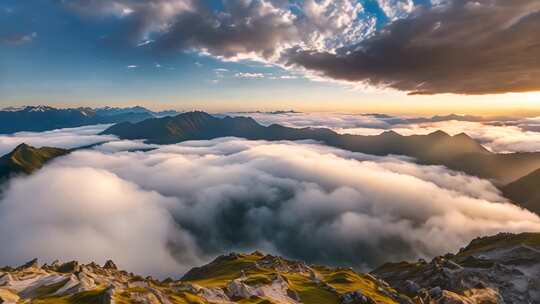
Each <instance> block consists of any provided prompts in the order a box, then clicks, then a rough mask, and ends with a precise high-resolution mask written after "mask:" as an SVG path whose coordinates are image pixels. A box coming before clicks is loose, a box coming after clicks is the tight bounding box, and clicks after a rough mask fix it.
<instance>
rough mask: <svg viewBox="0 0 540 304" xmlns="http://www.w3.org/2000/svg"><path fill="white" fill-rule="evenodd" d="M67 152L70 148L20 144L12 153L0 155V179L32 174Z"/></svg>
mask: <svg viewBox="0 0 540 304" xmlns="http://www.w3.org/2000/svg"><path fill="white" fill-rule="evenodd" d="M67 153H69V150H65V149H59V148H51V147H42V148H34V147H32V146H29V145H27V144H20V145H18V146H17V147H16V148H15V149H14V150H13V151H11V152H10V153H8V154H6V155H4V156H2V157H0V181H2V180H5V179H7V178H9V177H10V176H11V175H14V174H20V173H24V174H31V173H32V172H34V171H36V170H38V169H40V168H41V167H43V165H44V164H45V163H47V162H48V161H50V160H52V159H54V158H56V157H58V156H62V155H65V154H67Z"/></svg>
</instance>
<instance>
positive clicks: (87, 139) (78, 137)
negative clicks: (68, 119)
mask: <svg viewBox="0 0 540 304" xmlns="http://www.w3.org/2000/svg"><path fill="white" fill-rule="evenodd" d="M108 127H110V125H93V126H85V127H78V128H65V129H58V130H52V131H46V132H17V133H14V134H9V135H4V134H0V155H4V154H6V153H9V152H10V151H12V150H13V148H15V147H16V146H17V145H19V144H21V143H26V144H29V145H32V146H35V147H43V146H48V147H56V148H69V149H71V148H77V147H83V146H88V145H93V144H96V143H102V142H107V141H111V140H115V139H117V138H116V137H115V136H112V135H98V134H99V133H101V132H103V131H104V130H105V129H107V128H108Z"/></svg>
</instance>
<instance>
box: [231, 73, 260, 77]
mask: <svg viewBox="0 0 540 304" xmlns="http://www.w3.org/2000/svg"><path fill="white" fill-rule="evenodd" d="M234 77H237V78H264V74H262V73H236V74H234Z"/></svg>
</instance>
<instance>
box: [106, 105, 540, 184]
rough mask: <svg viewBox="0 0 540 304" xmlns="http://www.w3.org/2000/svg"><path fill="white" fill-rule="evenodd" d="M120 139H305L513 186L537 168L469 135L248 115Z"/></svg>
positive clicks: (195, 116) (536, 158)
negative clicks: (352, 131) (346, 128)
mask: <svg viewBox="0 0 540 304" xmlns="http://www.w3.org/2000/svg"><path fill="white" fill-rule="evenodd" d="M103 134H113V135H116V136H118V137H120V138H122V139H144V140H146V141H148V142H150V143H157V144H172V143H178V142H182V141H186V140H205V139H212V138H218V137H224V136H236V137H242V138H247V139H253V140H305V139H312V140H317V141H321V142H322V143H324V144H327V145H330V146H334V147H338V148H342V149H345V150H349V151H354V152H362V153H367V154H372V155H390V154H395V155H406V156H410V157H414V158H416V160H417V161H418V162H419V163H421V164H429V165H444V166H446V167H448V168H450V169H453V170H457V171H463V172H465V173H468V174H470V175H475V176H478V177H482V178H487V179H491V180H493V181H494V182H496V183H497V184H498V185H505V184H508V183H510V182H513V181H515V180H517V179H519V178H521V177H523V176H525V175H527V174H529V173H531V172H532V171H534V170H536V169H538V168H540V153H507V154H497V153H492V152H490V151H488V150H486V149H485V148H484V147H483V146H482V145H481V144H479V143H478V142H476V141H475V140H474V139H472V138H471V137H469V136H468V135H466V134H464V133H461V134H458V135H455V136H450V135H448V134H446V133H444V132H442V131H437V132H434V133H431V134H429V135H412V136H402V135H399V134H398V133H396V132H393V131H387V132H384V133H382V134H380V135H376V136H361V135H348V134H345V135H342V134H338V133H336V132H334V131H332V130H330V129H324V128H302V129H298V128H290V127H284V126H281V125H277V124H273V125H270V126H262V125H260V124H258V123H257V122H256V121H255V120H254V119H252V118H249V117H228V116H227V117H223V118H218V117H214V116H212V115H210V114H207V113H205V112H188V113H182V114H180V115H177V116H174V117H163V118H155V119H147V120H144V121H141V122H138V123H132V122H123V123H119V124H116V125H114V126H112V127H110V128H108V129H107V130H105V131H104V132H103Z"/></svg>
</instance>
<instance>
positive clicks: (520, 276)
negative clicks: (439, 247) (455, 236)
mask: <svg viewBox="0 0 540 304" xmlns="http://www.w3.org/2000/svg"><path fill="white" fill-rule="evenodd" d="M539 241H540V235H538V234H521V235H513V234H499V235H496V236H493V237H489V238H479V239H476V240H474V241H472V242H471V244H470V245H469V246H467V247H465V248H463V249H462V250H460V252H458V253H457V254H455V255H453V254H448V255H446V256H444V257H437V258H435V259H433V260H432V261H430V262H429V263H428V262H426V261H422V260H420V261H418V262H416V263H407V262H402V263H394V264H386V265H383V266H381V267H379V268H378V269H376V270H375V271H374V272H373V273H374V274H375V275H377V276H379V277H380V278H382V279H384V280H386V281H388V282H389V283H390V284H391V285H392V286H393V287H395V288H396V289H397V290H398V291H400V292H402V293H404V294H406V295H408V296H410V297H411V298H416V299H419V300H421V301H422V303H540V293H539V292H537V291H536V290H537V287H538V286H540V242H539Z"/></svg>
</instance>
